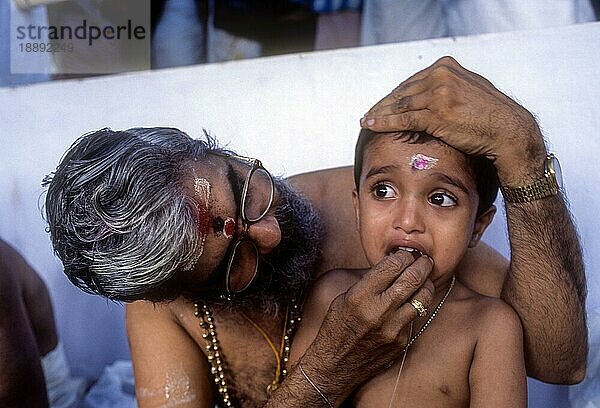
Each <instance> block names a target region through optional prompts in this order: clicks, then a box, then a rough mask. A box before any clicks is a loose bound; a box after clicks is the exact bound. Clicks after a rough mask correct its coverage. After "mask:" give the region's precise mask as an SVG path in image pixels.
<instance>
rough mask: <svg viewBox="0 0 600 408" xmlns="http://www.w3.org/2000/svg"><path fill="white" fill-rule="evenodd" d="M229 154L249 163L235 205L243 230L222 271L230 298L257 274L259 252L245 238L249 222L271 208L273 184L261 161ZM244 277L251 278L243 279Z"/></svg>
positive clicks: (257, 219) (248, 283)
mask: <svg viewBox="0 0 600 408" xmlns="http://www.w3.org/2000/svg"><path fill="white" fill-rule="evenodd" d="M228 157H231V158H234V159H237V160H240V161H242V162H245V163H247V164H249V165H250V169H249V170H248V173H247V174H246V179H245V181H244V187H243V188H242V194H241V196H240V197H241V202H240V205H239V206H238V208H239V219H241V221H242V227H243V231H242V232H241V233H240V234H239V235H238V237H237V238H236V240H235V242H234V243H233V246H232V249H231V254H230V255H229V261H228V262H227V270H226V273H225V289H226V291H227V295H226V297H227V299H228V300H231V299H233V297H234V296H235V295H236V294H238V293H240V292H243V291H244V290H246V289H247V288H248V286H250V284H251V283H252V282H253V281H254V278H256V275H257V273H258V264H259V256H260V253H259V251H258V247H257V246H256V244H255V243H254V241H253V240H251V239H249V238H248V229H249V228H250V226H251V225H252V224H254V223H257V222H258V221H260V220H261V219H262V218H263V217H264V216H265V215H266V214H267V212H269V210H270V209H271V205H272V204H273V197H274V193H275V185H274V182H273V177H272V176H271V173H269V172H268V171H267V170H266V169H265V168H264V167H263V165H262V162H261V161H260V160H258V159H253V158H250V157H244V156H235V155H230V156H228ZM250 270H253V273H252V275H248V274H243V273H239V271H250ZM232 271H238V273H237V274H235V275H236V276H235V279H232ZM244 276H246V277H248V276H249V277H250V278H249V279H247V278H246V279H243V278H244Z"/></svg>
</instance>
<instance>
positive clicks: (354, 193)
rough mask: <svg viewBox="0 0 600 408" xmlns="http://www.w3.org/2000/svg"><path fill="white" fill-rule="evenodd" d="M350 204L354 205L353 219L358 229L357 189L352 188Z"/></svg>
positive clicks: (358, 207)
mask: <svg viewBox="0 0 600 408" xmlns="http://www.w3.org/2000/svg"><path fill="white" fill-rule="evenodd" d="M352 204H353V205H354V221H355V222H356V230H357V231H360V204H359V201H358V191H356V189H354V190H352Z"/></svg>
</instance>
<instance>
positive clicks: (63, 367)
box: [42, 342, 89, 408]
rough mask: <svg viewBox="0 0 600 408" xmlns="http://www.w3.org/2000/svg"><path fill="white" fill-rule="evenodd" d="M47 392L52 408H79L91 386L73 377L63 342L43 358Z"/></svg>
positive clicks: (81, 379) (82, 379)
mask: <svg viewBox="0 0 600 408" xmlns="http://www.w3.org/2000/svg"><path fill="white" fill-rule="evenodd" d="M42 368H43V370H44V377H45V379H46V391H47V393H48V402H49V403H50V407H51V408H74V407H79V406H80V403H81V400H82V399H83V395H84V394H85V391H86V390H87V388H88V386H89V381H88V380H86V379H84V378H78V377H71V370H70V369H69V365H68V364H67V359H66V357H65V351H64V349H63V345H62V343H61V342H59V343H58V345H57V346H56V348H55V349H54V350H52V351H50V352H49V353H48V354H46V355H45V356H43V357H42Z"/></svg>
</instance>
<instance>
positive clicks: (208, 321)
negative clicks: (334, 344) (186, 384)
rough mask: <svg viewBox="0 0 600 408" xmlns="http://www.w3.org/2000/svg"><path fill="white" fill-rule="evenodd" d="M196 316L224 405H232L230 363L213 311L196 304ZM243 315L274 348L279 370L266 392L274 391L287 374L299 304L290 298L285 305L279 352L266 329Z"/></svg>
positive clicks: (298, 315)
mask: <svg viewBox="0 0 600 408" xmlns="http://www.w3.org/2000/svg"><path fill="white" fill-rule="evenodd" d="M194 315H195V316H196V317H197V318H198V319H199V320H200V327H201V328H202V330H203V333H202V338H203V339H204V341H205V342H206V345H205V348H206V354H207V359H208V362H209V363H210V366H211V369H210V371H211V374H212V375H213V378H214V382H215V386H216V387H217V390H218V391H219V395H220V396H221V399H222V400H223V404H224V406H225V407H233V406H234V405H233V401H232V399H231V395H230V393H229V385H228V380H227V363H226V361H225V358H224V356H223V353H222V351H221V346H220V344H219V339H218V338H217V329H216V326H215V320H214V317H213V314H212V311H211V310H210V308H209V307H208V305H206V304H201V303H198V302H196V303H194ZM243 316H244V317H245V318H246V319H248V320H249V321H250V322H251V323H252V325H253V326H254V327H255V328H256V329H257V330H258V331H259V332H260V333H261V334H262V335H263V337H265V340H267V343H269V346H270V347H271V349H272V351H273V354H274V355H275V359H276V361H277V369H276V372H275V378H274V379H273V382H272V383H271V384H269V386H268V387H267V393H269V394H270V393H271V392H273V391H275V389H277V387H279V384H280V383H281V382H282V381H283V379H284V378H285V376H286V375H287V363H288V361H289V355H290V344H291V342H292V339H293V336H294V333H295V329H296V326H297V324H298V323H299V322H300V319H301V317H300V311H299V308H298V304H297V303H296V301H295V300H294V299H292V300H290V302H289V304H288V306H287V308H286V319H285V323H284V330H283V338H282V340H281V348H280V352H279V353H277V350H276V349H275V346H274V345H273V342H272V341H271V340H270V339H269V338H268V336H267V335H266V333H265V332H264V330H262V328H260V326H258V325H257V324H256V323H254V322H253V321H252V320H250V319H249V318H248V317H247V316H246V315H245V314H243Z"/></svg>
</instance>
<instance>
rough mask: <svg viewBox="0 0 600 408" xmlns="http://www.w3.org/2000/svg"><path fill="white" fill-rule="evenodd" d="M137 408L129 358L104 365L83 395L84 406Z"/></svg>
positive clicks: (90, 407)
mask: <svg viewBox="0 0 600 408" xmlns="http://www.w3.org/2000/svg"><path fill="white" fill-rule="evenodd" d="M114 407H118V408H137V402H136V399H135V386H134V382H133V367H132V365H131V360H117V361H115V362H114V363H112V364H111V365H109V366H106V367H104V370H103V371H102V375H101V376H100V379H98V381H97V382H96V383H95V384H94V386H93V387H92V388H91V389H90V390H89V392H88V393H87V395H86V397H85V403H84V408H114Z"/></svg>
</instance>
